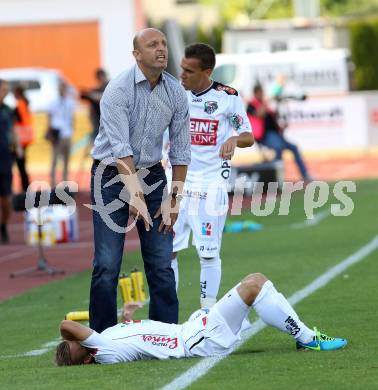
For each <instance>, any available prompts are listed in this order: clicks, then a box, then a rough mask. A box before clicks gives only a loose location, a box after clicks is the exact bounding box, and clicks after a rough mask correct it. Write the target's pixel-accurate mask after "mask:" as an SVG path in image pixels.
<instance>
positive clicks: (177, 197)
mask: <svg viewBox="0 0 378 390" xmlns="http://www.w3.org/2000/svg"><path fill="white" fill-rule="evenodd" d="M171 196H172V199H174V200H175V201H176V202H181V200H182V194H178V193H177V192H172V193H171Z"/></svg>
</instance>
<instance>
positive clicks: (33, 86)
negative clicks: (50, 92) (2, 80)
mask: <svg viewBox="0 0 378 390" xmlns="http://www.w3.org/2000/svg"><path fill="white" fill-rule="evenodd" d="M19 85H21V87H23V88H24V89H25V90H26V91H35V90H37V89H41V84H40V82H39V81H38V80H9V86H10V89H11V90H13V89H14V88H15V87H17V86H19Z"/></svg>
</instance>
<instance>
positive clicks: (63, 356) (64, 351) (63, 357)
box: [55, 340, 73, 366]
mask: <svg viewBox="0 0 378 390" xmlns="http://www.w3.org/2000/svg"><path fill="white" fill-rule="evenodd" d="M55 363H56V365H57V366H72V364H73V362H72V359H71V352H70V345H69V344H68V342H67V341H66V340H64V341H62V342H61V343H60V344H59V345H58V346H57V347H56V354H55Z"/></svg>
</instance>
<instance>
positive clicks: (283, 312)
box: [252, 280, 315, 344]
mask: <svg viewBox="0 0 378 390" xmlns="http://www.w3.org/2000/svg"><path fill="white" fill-rule="evenodd" d="M252 306H253V308H254V309H255V310H256V313H257V314H258V315H259V317H260V318H261V319H262V320H263V321H264V322H265V323H266V324H268V325H271V326H273V327H275V328H277V329H279V330H281V331H283V332H285V333H288V334H291V335H292V336H293V337H294V338H295V339H296V340H298V341H300V342H301V343H305V344H306V343H309V342H310V341H312V340H313V337H314V335H315V333H314V331H313V330H311V329H309V328H308V327H307V326H306V325H305V324H304V323H303V322H302V321H301V320H300V319H299V317H298V315H297V313H296V312H295V311H294V309H293V308H292V306H291V305H290V303H289V302H288V301H287V299H286V298H285V297H284V296H283V295H282V294H281V293H279V292H278V291H277V290H276V289H275V287H274V286H273V283H272V282H271V281H270V280H268V281H267V282H265V283H264V285H263V287H262V289H261V291H260V292H259V294H258V295H257V297H256V299H255V301H254V302H253V304H252Z"/></svg>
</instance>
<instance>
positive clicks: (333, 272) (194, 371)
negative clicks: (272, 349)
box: [0, 236, 378, 390]
mask: <svg viewBox="0 0 378 390" xmlns="http://www.w3.org/2000/svg"><path fill="white" fill-rule="evenodd" d="M377 248H378V236H376V237H375V238H374V239H373V240H371V241H370V242H369V243H368V244H366V245H364V246H363V247H362V248H360V249H359V250H358V251H357V252H355V253H354V254H353V255H351V256H349V257H348V258H346V259H345V260H343V261H341V262H340V263H338V264H336V265H335V266H334V267H332V268H330V269H329V270H328V271H327V272H325V273H324V274H322V275H320V276H319V277H318V278H316V279H315V280H314V281H312V282H311V283H310V284H308V285H307V286H306V287H304V288H303V289H301V290H298V291H297V292H295V293H294V294H293V295H291V296H290V298H288V301H289V302H290V303H291V304H292V305H295V304H296V303H298V302H300V301H302V300H303V299H305V298H307V297H308V296H309V295H311V294H312V293H313V292H315V291H316V290H319V289H320V288H321V287H323V286H325V285H326V284H327V283H328V282H330V281H331V280H332V279H334V278H335V277H336V276H338V275H340V274H341V273H342V272H343V271H345V270H346V269H347V268H348V267H350V266H352V265H353V264H356V263H358V262H360V261H361V260H363V259H364V258H365V257H366V256H367V255H369V254H370V253H372V252H373V251H374V250H376V249H377ZM121 311H122V309H119V310H118V314H120V313H121ZM265 327H266V325H265V324H264V323H263V322H262V321H261V320H257V321H255V322H254V323H252V326H251V328H249V329H248V330H246V331H245V332H243V334H242V339H241V341H240V342H239V343H237V344H236V345H235V348H234V350H236V349H237V348H239V347H240V346H241V345H242V344H243V343H244V342H245V341H247V340H248V339H249V338H251V337H252V336H254V335H255V334H256V333H258V332H260V330H262V329H264V328H265ZM60 341H61V340H60V339H56V340H53V341H50V342H47V343H45V344H43V345H42V346H41V347H40V348H39V349H33V350H32V351H29V352H25V353H22V354H17V355H2V356H1V355H0V359H10V358H16V357H23V356H39V355H43V354H44V353H46V352H48V351H49V350H50V349H52V348H53V347H55V346H56V345H58V344H59V342H60ZM226 357H227V355H226V356H216V357H210V358H203V359H202V360H201V361H200V362H199V363H197V364H195V365H194V366H193V367H191V368H190V369H189V370H187V371H186V372H184V373H183V374H182V375H180V376H179V377H177V378H176V379H175V380H173V381H172V382H171V383H169V384H168V385H166V386H164V387H163V388H162V390H179V389H184V388H185V387H187V386H189V385H190V384H192V383H193V382H195V381H196V380H197V379H199V378H200V377H202V376H203V375H205V374H206V373H207V372H208V371H210V370H211V368H212V367H213V366H215V365H216V364H217V363H219V362H220V361H221V360H223V359H224V358H226Z"/></svg>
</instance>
